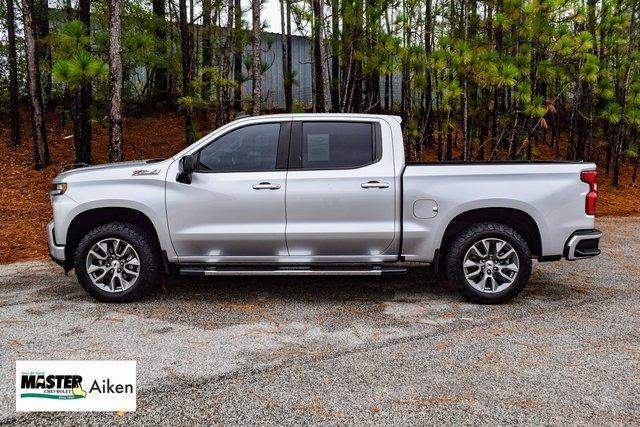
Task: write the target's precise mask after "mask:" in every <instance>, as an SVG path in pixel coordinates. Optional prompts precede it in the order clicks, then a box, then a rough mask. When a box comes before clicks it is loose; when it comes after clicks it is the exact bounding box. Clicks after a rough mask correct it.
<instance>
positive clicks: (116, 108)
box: [108, 0, 124, 163]
mask: <svg viewBox="0 0 640 427" xmlns="http://www.w3.org/2000/svg"><path fill="white" fill-rule="evenodd" d="M109 6H110V7H109V99H110V100H111V107H110V108H109V155H108V161H109V163H111V162H121V161H122V160H123V158H124V156H123V152H122V0H110V2H109Z"/></svg>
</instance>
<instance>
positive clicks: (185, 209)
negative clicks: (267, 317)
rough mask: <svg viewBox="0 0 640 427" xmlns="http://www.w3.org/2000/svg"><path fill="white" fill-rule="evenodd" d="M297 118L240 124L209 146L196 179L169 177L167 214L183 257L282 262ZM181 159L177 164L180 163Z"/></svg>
mask: <svg viewBox="0 0 640 427" xmlns="http://www.w3.org/2000/svg"><path fill="white" fill-rule="evenodd" d="M289 132H290V122H288V121H285V122H280V121H278V122H269V123H258V124H249V125H246V126H243V127H240V128H235V129H232V130H230V131H229V132H227V133H225V134H224V135H222V136H220V137H219V138H216V139H215V140H214V141H212V142H211V143H209V144H208V145H206V146H205V147H203V148H202V149H201V150H200V151H199V153H198V154H197V155H198V167H197V170H196V171H195V172H194V173H193V175H192V182H191V183H190V184H183V183H179V182H177V181H176V179H175V177H176V172H177V165H176V166H175V168H173V167H172V169H175V170H171V171H170V172H169V174H168V176H167V191H166V197H167V200H166V203H167V219H168V223H169V231H170V234H171V241H172V243H173V246H174V248H175V250H176V252H177V254H178V256H179V258H180V262H203V263H207V262H222V261H245V262H246V261H275V260H278V259H279V258H280V257H282V256H285V257H286V256H287V255H288V253H287V246H286V243H285V205H284V203H285V199H284V198H285V190H286V174H287V172H286V158H287V154H288V153H287V152H288V144H289ZM177 163H178V162H175V163H174V164H177Z"/></svg>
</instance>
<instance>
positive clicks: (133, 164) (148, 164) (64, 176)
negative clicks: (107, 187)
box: [53, 159, 162, 183]
mask: <svg viewBox="0 0 640 427" xmlns="http://www.w3.org/2000/svg"><path fill="white" fill-rule="evenodd" d="M161 161H162V160H161V159H147V160H131V161H127V162H116V163H107V164H104V165H95V166H85V167H80V168H77V169H69V170H66V171H63V172H60V174H58V176H56V177H55V178H54V180H53V182H54V183H55V182H63V181H65V180H68V179H69V178H72V177H76V176H78V175H84V174H87V173H91V172H93V173H101V172H110V171H118V170H120V169H134V168H138V167H144V168H143V169H155V168H154V167H153V166H154V165H155V164H157V163H159V162H161Z"/></svg>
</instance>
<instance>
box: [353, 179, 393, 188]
mask: <svg viewBox="0 0 640 427" xmlns="http://www.w3.org/2000/svg"><path fill="white" fill-rule="evenodd" d="M360 187H362V188H389V183H388V182H380V181H369V182H363V183H362V184H360Z"/></svg>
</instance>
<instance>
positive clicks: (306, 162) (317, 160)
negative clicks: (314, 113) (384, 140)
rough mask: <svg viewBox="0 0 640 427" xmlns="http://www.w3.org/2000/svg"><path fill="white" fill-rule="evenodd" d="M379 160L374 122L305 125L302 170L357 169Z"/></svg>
mask: <svg viewBox="0 0 640 427" xmlns="http://www.w3.org/2000/svg"><path fill="white" fill-rule="evenodd" d="M375 157H376V149H375V144H374V126H373V124H372V123H365V122H360V123H358V122H304V123H302V146H301V153H300V158H301V162H302V164H301V166H302V169H339V168H355V167H360V166H365V165H367V164H370V163H372V162H373V161H375Z"/></svg>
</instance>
